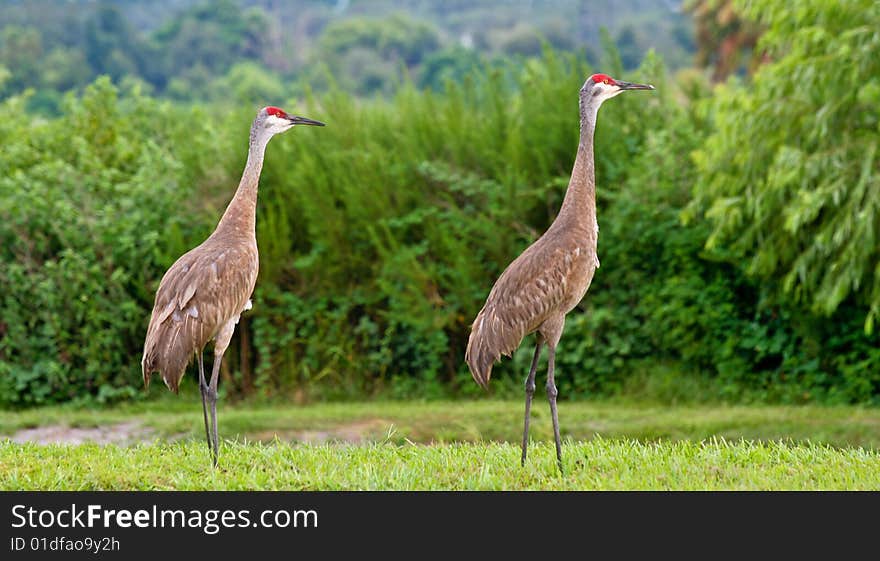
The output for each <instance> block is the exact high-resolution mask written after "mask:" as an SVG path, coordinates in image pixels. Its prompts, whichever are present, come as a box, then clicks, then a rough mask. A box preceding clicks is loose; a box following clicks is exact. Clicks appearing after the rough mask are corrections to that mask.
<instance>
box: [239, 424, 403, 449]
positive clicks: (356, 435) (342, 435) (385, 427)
mask: <svg viewBox="0 0 880 561" xmlns="http://www.w3.org/2000/svg"><path fill="white" fill-rule="evenodd" d="M392 424H393V423H392V422H391V421H386V420H384V419H363V420H360V421H354V422H352V423H346V424H344V425H338V426H335V427H331V428H328V429H324V430H301V431H271V430H267V431H260V432H255V433H251V434H250V435H248V436H249V437H250V438H252V439H254V440H261V441H264V442H265V441H270V440H274V439H275V438H276V437H277V438H278V439H279V440H290V441H296V442H309V443H312V444H320V443H324V442H347V443H354V444H361V443H363V442H370V441H376V440H382V439H383V438H385V436H387V434H388V431H389V428H390V427H391V425H392Z"/></svg>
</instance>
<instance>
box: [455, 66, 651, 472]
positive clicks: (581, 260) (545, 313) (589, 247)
mask: <svg viewBox="0 0 880 561" xmlns="http://www.w3.org/2000/svg"><path fill="white" fill-rule="evenodd" d="M653 89H654V86H651V85H646V84H632V83H629V82H622V81H620V80H615V79H613V78H611V77H610V76H606V75H605V74H593V75H592V76H590V77H589V78H588V79H587V81H586V82H585V83H584V85H583V87H582V88H581V90H580V113H581V132H580V143H579V145H578V151H577V157H576V159H575V162H574V168H573V169H572V172H571V180H570V181H569V183H568V189H567V190H566V193H565V198H564V199H563V202H562V207H561V208H560V209H559V214H558V215H557V216H556V219H555V220H554V221H553V224H551V225H550V227H549V228H548V229H547V231H546V232H544V235H542V236H541V237H540V238H538V240H537V241H536V242H535V243H533V244H532V245H531V246H529V247H528V248H527V249H526V250H525V251H524V252H523V253H522V254H521V255H520V256H519V257H517V258H516V259H515V260H514V261H513V262H512V263H511V264H510V265H508V266H507V269H505V270H504V272H503V273H501V276H500V277H498V280H497V281H496V282H495V286H493V287H492V290H491V292H489V297H488V298H487V299H486V303H485V304H484V305H483V308H482V309H481V310H480V313H478V314H477V317H476V319H474V322H473V324H472V325H471V334H470V338H469V339H468V345H467V352H466V353H465V361H466V362H467V364H468V367H469V368H470V370H471V374H472V375H473V377H474V380H475V381H476V382H477V383H478V384H479V385H480V386H482V387H483V388H484V389H488V386H489V376H490V375H491V374H492V365H493V364H494V363H495V361H496V360H498V359H499V358H500V357H501V355H506V356H510V355H511V354H512V353H513V351H515V350H516V349H517V347H519V345H520V343H521V342H522V340H523V337H525V336H526V335H528V334H529V333H533V332H535V331H537V332H538V334H537V344H536V345H535V355H534V358H533V359H532V366H531V368H530V370H529V375H528V377H527V378H526V414H525V423H524V427H523V440H522V464H523V465H525V462H526V450H527V448H528V439H529V412H530V409H531V406H532V396H533V395H534V394H535V371H536V369H537V367H538V359H539V358H540V356H541V349H542V347H543V346H544V345H545V344H546V345H547V348H548V352H549V357H548V364H547V396H548V398H549V400H550V414H551V416H552V418H553V436H554V438H555V440H556V462H557V465H558V466H559V470H560V472H561V471H562V447H561V443H560V441H559V418H558V415H557V412H556V396H557V394H558V392H557V390H556V384H555V382H554V368H555V361H556V345H557V344H558V343H559V339H560V337H561V336H562V330H563V326H564V325H565V315H566V314H567V313H568V312H569V311H570V310H571V309H572V308H574V307H575V306H576V305H577V304H578V302H580V300H581V298H583V296H584V294H585V293H586V292H587V289H588V288H589V287H590V282H591V281H592V280H593V273H594V272H595V271H596V269H597V268H598V267H599V259H598V257H597V256H596V242H597V239H598V236H599V224H598V222H596V181H595V170H594V165H593V132H594V130H595V128H596V115H597V113H598V111H599V106H600V105H602V102H603V101H605V100H606V99H611V98H612V97H614V96H616V95H618V94H619V93H621V92H623V91H626V90H653Z"/></svg>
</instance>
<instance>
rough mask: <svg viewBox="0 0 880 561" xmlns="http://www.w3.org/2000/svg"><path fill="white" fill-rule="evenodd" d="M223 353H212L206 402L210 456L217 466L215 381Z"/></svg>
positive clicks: (218, 444) (216, 380) (217, 442)
mask: <svg viewBox="0 0 880 561" xmlns="http://www.w3.org/2000/svg"><path fill="white" fill-rule="evenodd" d="M222 360H223V355H222V354H220V355H218V354H217V353H214V364H213V366H212V368H211V383H210V385H209V386H208V392H207V393H208V403H209V404H210V406H211V434H210V435H208V441H209V443H210V445H211V457H212V460H213V461H214V467H217V456H218V455H219V454H220V440H219V438H218V437H217V382H218V379H219V378H220V362H221V361H222Z"/></svg>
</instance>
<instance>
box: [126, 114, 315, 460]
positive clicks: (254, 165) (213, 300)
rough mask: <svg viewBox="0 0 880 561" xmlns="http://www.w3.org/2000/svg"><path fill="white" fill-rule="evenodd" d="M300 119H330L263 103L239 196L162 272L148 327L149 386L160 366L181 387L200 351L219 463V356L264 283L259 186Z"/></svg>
mask: <svg viewBox="0 0 880 561" xmlns="http://www.w3.org/2000/svg"><path fill="white" fill-rule="evenodd" d="M296 125H318V126H324V123H321V122H319V121H313V120H312V119H307V118H305V117H299V116H296V115H288V114H287V113H285V112H284V111H283V110H281V109H279V108H278V107H264V108H262V109H260V111H259V113H257V116H256V118H255V119H254V122H253V124H252V125H251V133H250V146H249V149H248V157H247V163H246V164H245V167H244V173H242V176H241V181H240V182H239V184H238V189H237V190H236V191H235V196H233V197H232V201H230V203H229V206H227V207H226V212H224V213H223V217H222V218H220V222H219V223H218V224H217V228H216V229H215V230H214V232H213V233H212V234H211V235H210V236H209V237H208V239H206V240H205V241H204V242H202V244H201V245H199V246H197V247H195V248H193V249H191V250H190V251H188V252H187V253H185V254H183V255H182V256H181V257H180V258H179V259H178V260H177V261H175V262H174V264H173V265H171V267H170V268H169V269H168V271H167V272H166V273H165V276H163V277H162V281H161V282H160V283H159V288H158V290H157V291H156V301H155V303H154V305H153V313H152V315H151V316H150V325H149V327H148V328H147V338H146V341H145V342H144V357H143V360H142V361H141V368H142V370H143V375H144V387H145V388H149V386H150V375H151V374H152V373H153V372H160V373H161V374H162V379H163V380H164V381H165V385H166V386H168V389H170V390H171V391H173V392H174V393H177V389H178V386H179V384H180V380H181V378H183V374H184V372H185V371H186V367H187V365H188V364H189V362H190V360H191V359H192V357H193V355H195V356H196V359H197V361H198V364H199V391H200V392H201V394H202V413H203V416H204V421H205V436H206V438H207V440H208V448H210V450H211V456H212V458H213V462H214V465H215V466H216V465H217V455H218V453H219V445H220V443H219V440H218V438H217V381H218V378H219V374H220V362H221V361H222V359H223V353H224V352H225V351H226V347H228V346H229V341H230V339H231V338H232V333H233V331H234V330H235V325H236V324H237V323H238V318H239V316H240V315H241V313H242V312H243V311H245V310H249V309H250V308H251V300H250V298H251V294H252V293H253V291H254V285H255V284H256V282H257V271H258V268H259V258H258V254H257V237H256V210H257V187H258V185H259V181H260V171H261V170H262V169H263V155H264V154H265V152H266V145H267V144H268V142H269V140H270V139H271V138H272V137H273V136H275V135H276V134H278V133H282V132H285V131H287V130H290V129H292V128H293V127H294V126H296ZM212 339H213V340H214V364H213V368H212V371H211V381H210V383H206V382H205V371H204V367H203V364H202V352H203V350H204V348H205V345H207V343H208V342H209V341H211V340H212ZM209 406H210V412H211V413H210V415H211V427H210V428H209V427H208V409H209Z"/></svg>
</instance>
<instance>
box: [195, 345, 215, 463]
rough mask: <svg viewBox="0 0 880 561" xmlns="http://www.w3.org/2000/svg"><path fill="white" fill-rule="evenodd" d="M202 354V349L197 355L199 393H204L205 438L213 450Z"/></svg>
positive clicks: (209, 447)
mask: <svg viewBox="0 0 880 561" xmlns="http://www.w3.org/2000/svg"><path fill="white" fill-rule="evenodd" d="M202 354H203V353H202V351H199V353H198V355H197V356H198V360H199V393H201V394H202V416H203V417H204V418H205V438H206V439H207V440H208V449H209V450H213V449H214V448H213V446H212V445H211V431H210V429H209V428H208V403H207V394H208V383H207V382H206V381H205V364H204V361H203V360H202Z"/></svg>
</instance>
